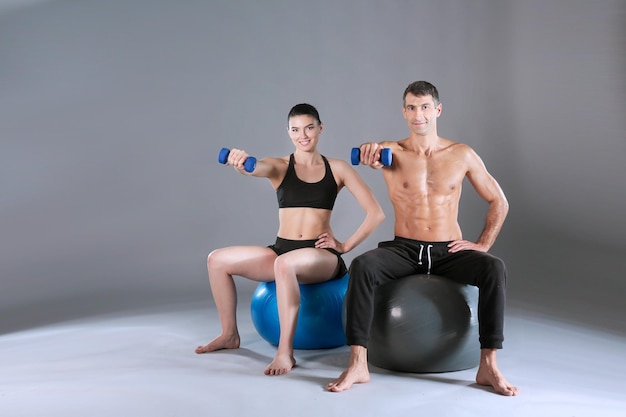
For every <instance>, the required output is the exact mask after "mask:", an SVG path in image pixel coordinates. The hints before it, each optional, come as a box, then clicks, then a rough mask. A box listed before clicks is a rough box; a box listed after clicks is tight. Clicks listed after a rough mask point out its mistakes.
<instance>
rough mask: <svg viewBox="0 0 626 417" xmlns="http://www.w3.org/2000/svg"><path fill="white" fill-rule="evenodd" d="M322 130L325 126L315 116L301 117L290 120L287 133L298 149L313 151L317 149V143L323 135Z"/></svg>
mask: <svg viewBox="0 0 626 417" xmlns="http://www.w3.org/2000/svg"><path fill="white" fill-rule="evenodd" d="M322 129H323V125H321V124H320V123H319V122H318V121H317V120H316V119H315V118H314V117H313V116H309V115H300V116H292V117H290V118H289V127H288V128H287V131H288V132H289V137H290V138H291V141H292V142H293V144H294V145H295V146H296V149H299V150H302V151H312V150H315V149H316V148H317V142H318V140H319V136H320V134H321V133H322Z"/></svg>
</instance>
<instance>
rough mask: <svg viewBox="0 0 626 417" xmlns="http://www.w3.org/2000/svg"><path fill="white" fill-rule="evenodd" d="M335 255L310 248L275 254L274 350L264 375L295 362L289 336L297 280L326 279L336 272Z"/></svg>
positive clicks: (280, 371) (297, 300) (296, 308)
mask: <svg viewBox="0 0 626 417" xmlns="http://www.w3.org/2000/svg"><path fill="white" fill-rule="evenodd" d="M337 268H338V262H337V257H336V256H335V255H333V254H332V253H330V252H328V251H325V250H320V249H313V248H305V249H298V250H294V251H291V252H288V253H285V254H284V255H281V256H279V257H278V258H276V261H275V262H274V277H275V279H276V298H277V302H278V318H279V320H280V338H279V341H278V351H277V352H276V356H275V357H274V360H273V361H272V363H270V364H269V365H268V366H267V368H266V369H265V374H266V375H282V374H285V373H287V372H289V371H290V370H291V369H292V368H293V367H294V366H295V364H296V360H295V358H294V355H293V338H294V335H295V333H296V324H297V322H298V312H299V310H300V287H299V285H298V283H302V284H313V283H317V282H323V281H328V280H329V279H331V278H333V277H334V276H335V275H336V273H337Z"/></svg>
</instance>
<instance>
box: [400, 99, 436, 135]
mask: <svg viewBox="0 0 626 417" xmlns="http://www.w3.org/2000/svg"><path fill="white" fill-rule="evenodd" d="M440 114H441V103H439V104H437V105H435V101H434V100H433V97H432V96H431V95H430V94H429V95H426V96H416V95H414V94H412V93H408V94H407V95H406V97H405V98H404V106H403V107H402V115H403V116H404V118H405V119H406V121H407V124H408V126H409V129H411V131H412V132H414V133H416V134H418V135H425V134H427V133H429V132H431V131H434V130H435V129H436V127H437V118H438V117H439V115H440Z"/></svg>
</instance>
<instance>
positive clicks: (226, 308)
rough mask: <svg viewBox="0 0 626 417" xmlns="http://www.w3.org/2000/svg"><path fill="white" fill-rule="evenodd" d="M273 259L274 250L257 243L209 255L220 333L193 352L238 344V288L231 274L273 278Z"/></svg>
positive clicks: (208, 265)
mask: <svg viewBox="0 0 626 417" xmlns="http://www.w3.org/2000/svg"><path fill="white" fill-rule="evenodd" d="M275 259H276V254H275V253H274V251H273V250H271V249H269V248H264V247H260V246H232V247H228V248H222V249H217V250H215V251H213V252H211V253H210V254H209V257H208V259H207V269H208V273H209V281H210V283H211V292H212V293H213V299H214V300H215V305H216V307H217V312H218V314H219V317H220V322H221V324H222V333H221V334H220V335H218V336H217V337H216V338H215V339H213V340H212V341H210V342H209V343H207V344H206V345H204V346H198V347H197V348H196V353H207V352H213V351H215V350H220V349H237V348H238V347H239V343H240V341H239V331H238V329H237V290H236V287H235V281H234V279H233V275H239V276H243V277H246V278H249V279H252V280H254V281H273V279H274V260H275Z"/></svg>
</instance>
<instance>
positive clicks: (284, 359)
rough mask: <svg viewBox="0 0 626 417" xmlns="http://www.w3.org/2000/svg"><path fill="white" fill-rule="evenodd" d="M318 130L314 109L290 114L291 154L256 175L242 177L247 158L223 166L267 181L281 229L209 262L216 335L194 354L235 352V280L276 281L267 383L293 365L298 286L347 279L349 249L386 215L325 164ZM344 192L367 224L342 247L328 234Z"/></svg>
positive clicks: (342, 165) (351, 180)
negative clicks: (263, 241)
mask: <svg viewBox="0 0 626 417" xmlns="http://www.w3.org/2000/svg"><path fill="white" fill-rule="evenodd" d="M322 130H323V125H322V122H321V120H320V117H319V114H318V112H317V110H316V109H315V107H313V106H311V105H310V104H298V105H296V106H294V107H293V108H292V109H291V111H290V112H289V115H288V132H289V136H290V137H291V140H292V142H293V144H294V146H295V148H296V149H295V151H294V153H293V154H291V155H289V156H284V157H282V158H264V159H261V160H259V161H258V162H257V164H256V166H255V168H254V171H252V172H251V173H248V172H246V171H245V170H244V162H245V160H246V159H247V158H248V154H247V153H246V152H245V151H243V150H239V149H232V150H231V151H230V153H229V154H228V161H227V164H229V165H232V166H233V167H234V168H235V169H236V170H237V171H239V172H240V173H242V174H244V175H252V176H255V177H265V178H267V179H269V181H270V183H271V184H272V186H273V187H274V189H275V190H276V194H277V197H278V206H279V210H278V214H279V228H278V233H277V238H276V243H275V244H273V245H270V246H268V247H260V246H233V247H227V248H222V249H217V250H215V251H213V252H211V253H210V254H209V257H208V260H207V266H208V273H209V281H210V283H211V291H212V293H213V297H214V299H215V304H216V306H217V310H218V313H219V316H220V321H221V324H222V333H221V334H220V335H219V336H217V337H216V338H215V339H214V340H212V341H211V342H209V343H208V344H206V345H204V346H199V347H198V348H197V349H196V353H207V352H213V351H215V350H219V349H236V348H238V347H239V343H240V339H239V332H238V329H237V322H236V305H237V294H236V288H235V283H234V280H233V275H239V276H243V277H246V278H249V279H251V280H254V281H259V282H261V281H266V282H267V281H276V297H277V300H278V316H279V320H280V339H279V342H278V350H277V352H276V356H275V357H274V360H273V361H272V362H271V363H270V364H269V365H268V366H267V368H266V369H265V374H266V375H281V374H285V373H287V372H289V371H290V370H291V369H292V368H293V366H294V365H295V364H296V360H295V358H294V355H293V338H294V334H295V329H296V322H297V316H298V310H299V306H300V288H299V286H298V284H299V283H300V284H313V283H319V282H324V281H328V280H331V279H333V278H338V277H341V276H343V275H345V273H346V272H347V270H346V266H345V264H344V262H343V260H342V258H341V254H342V253H346V252H348V251H350V250H352V249H354V248H355V247H356V246H357V245H358V244H359V243H361V242H362V241H363V240H364V239H365V238H367V237H368V236H369V235H370V234H371V233H372V231H373V230H374V229H375V228H376V227H377V226H378V225H379V224H380V223H381V222H382V221H383V219H384V218H385V215H384V213H383V210H382V208H381V207H380V204H379V203H378V201H377V200H376V198H375V197H374V194H373V193H372V191H371V190H370V189H369V187H368V186H367V185H366V184H365V183H364V182H363V180H362V179H361V178H360V177H359V175H358V174H357V173H356V171H355V170H354V169H353V168H352V167H351V166H350V165H348V164H347V163H346V162H344V161H343V160H339V159H327V158H325V157H324V156H322V155H321V154H320V153H319V152H318V150H317V145H318V142H319V137H320V135H321V133H322ZM343 187H346V188H347V189H348V190H349V191H350V192H351V193H352V194H353V195H354V197H355V198H356V200H357V201H358V203H359V204H360V205H361V207H362V208H363V210H364V211H365V219H364V220H363V222H362V223H361V225H360V226H359V227H358V228H357V230H356V231H355V232H354V233H353V234H352V236H350V237H349V238H348V239H347V240H346V241H345V242H340V241H338V240H337V239H336V238H335V236H334V234H333V232H332V230H331V227H330V218H331V214H332V209H333V206H334V203H335V198H336V197H337V193H338V192H339V191H340V190H341V189H342V188H343Z"/></svg>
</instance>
